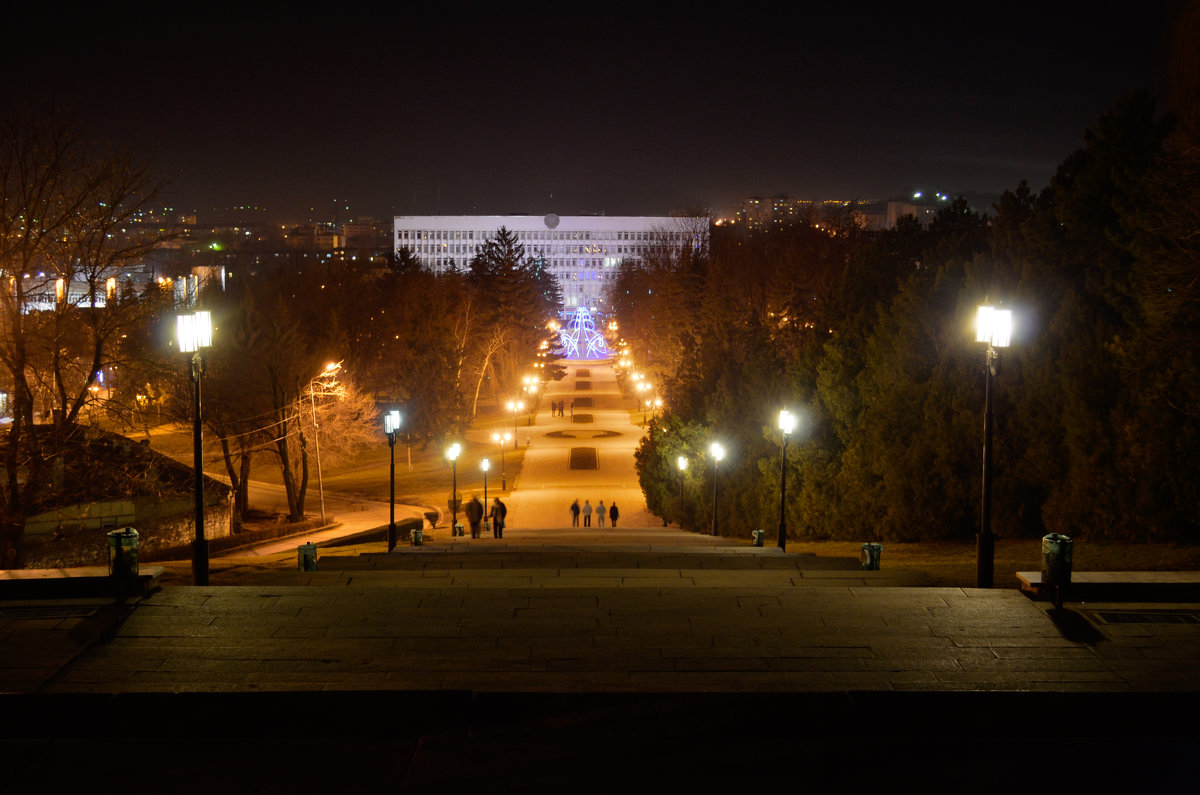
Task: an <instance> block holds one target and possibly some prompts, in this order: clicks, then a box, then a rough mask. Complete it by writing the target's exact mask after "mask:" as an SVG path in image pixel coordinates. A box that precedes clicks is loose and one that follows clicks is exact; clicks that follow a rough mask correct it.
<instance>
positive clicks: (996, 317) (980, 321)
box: [975, 306, 1012, 588]
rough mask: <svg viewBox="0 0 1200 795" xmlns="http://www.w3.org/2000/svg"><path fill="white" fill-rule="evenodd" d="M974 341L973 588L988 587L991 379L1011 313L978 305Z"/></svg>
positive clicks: (990, 580) (1007, 339) (1007, 337)
mask: <svg viewBox="0 0 1200 795" xmlns="http://www.w3.org/2000/svg"><path fill="white" fill-rule="evenodd" d="M975 341H976V342H986V343H987V353H985V354H984V360H983V362H984V377H983V379H984V380H983V384H984V386H983V506H982V508H983V510H982V515H981V516H980V521H979V537H978V538H977V540H976V544H975V586H976V587H977V588H991V587H992V584H993V578H994V574H995V572H994V569H995V566H994V557H995V538H994V537H993V536H992V379H993V378H994V377H995V376H996V374H997V373H998V372H999V370H1000V352H999V351H998V350H996V349H997V348H1007V347H1008V345H1009V343H1010V342H1011V341H1012V312H1011V311H1010V310H1008V309H996V308H995V307H993V306H981V307H979V312H978V314H977V315H976V316H975Z"/></svg>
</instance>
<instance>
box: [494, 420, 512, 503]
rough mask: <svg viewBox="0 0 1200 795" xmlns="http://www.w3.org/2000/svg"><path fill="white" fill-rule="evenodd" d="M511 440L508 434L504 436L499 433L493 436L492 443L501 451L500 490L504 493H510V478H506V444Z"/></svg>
mask: <svg viewBox="0 0 1200 795" xmlns="http://www.w3.org/2000/svg"><path fill="white" fill-rule="evenodd" d="M509 438H510V437H509V435H508V434H507V433H506V434H504V435H503V436H501V435H500V434H498V433H493V434H492V441H493V442H495V443H496V449H498V450H499V451H500V488H501V489H502V490H504V491H508V478H506V477H505V476H504V444H505V443H506V442H507V441H508V440H509Z"/></svg>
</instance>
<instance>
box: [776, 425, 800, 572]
mask: <svg viewBox="0 0 1200 795" xmlns="http://www.w3.org/2000/svg"><path fill="white" fill-rule="evenodd" d="M794 430H796V415H794V414H792V412H790V411H788V410H787V409H784V410H783V411H781V412H779V431H780V433H781V434H783V448H782V450H781V451H780V453H779V541H778V543H779V549H780V551H781V552H787V513H786V506H787V443H788V436H789V435H790V434H791V432H792V431H794Z"/></svg>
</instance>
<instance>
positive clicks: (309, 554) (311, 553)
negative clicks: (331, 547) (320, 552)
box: [296, 543, 317, 571]
mask: <svg viewBox="0 0 1200 795" xmlns="http://www.w3.org/2000/svg"><path fill="white" fill-rule="evenodd" d="M296 558H297V563H298V564H299V566H300V571H316V570H317V545H316V544H313V543H308V544H301V545H300V546H298V547H296Z"/></svg>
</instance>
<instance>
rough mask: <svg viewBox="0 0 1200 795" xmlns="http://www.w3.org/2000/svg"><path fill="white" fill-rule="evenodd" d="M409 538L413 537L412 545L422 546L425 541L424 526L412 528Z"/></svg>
mask: <svg viewBox="0 0 1200 795" xmlns="http://www.w3.org/2000/svg"><path fill="white" fill-rule="evenodd" d="M459 526H460V527H461V526H462V525H459ZM409 538H411V539H412V545H413V546H414V547H419V546H421V545H422V544H423V543H425V531H424V529H422V528H420V527H414V528H413V529H412V530H411V531H410V532H409Z"/></svg>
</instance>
